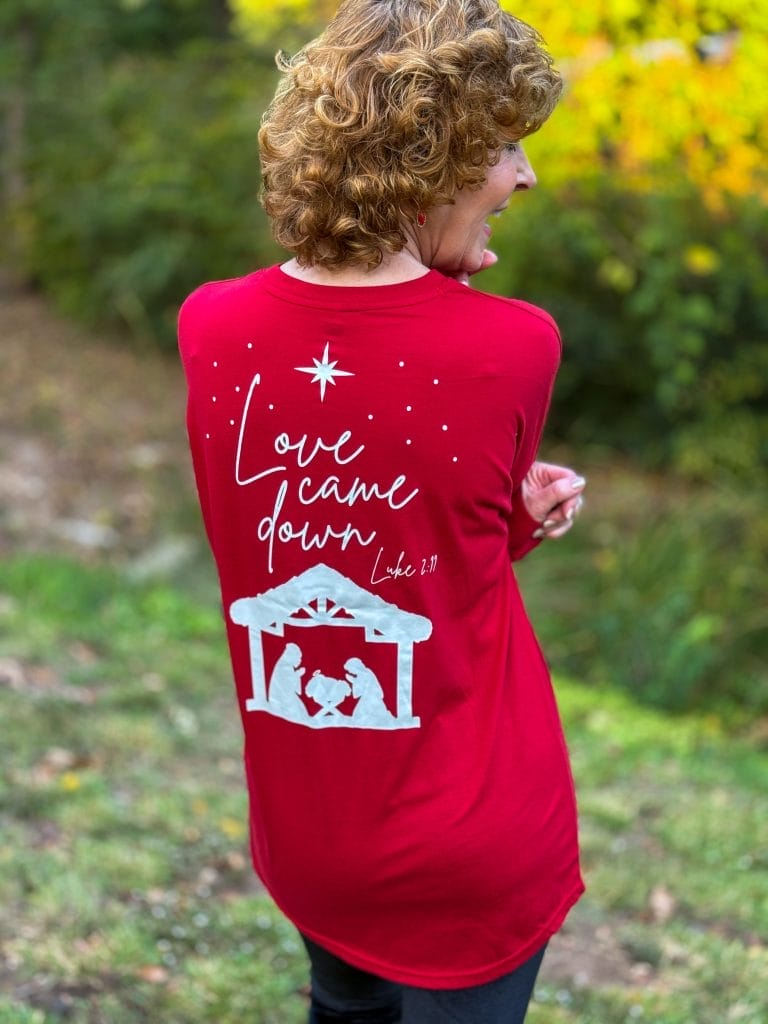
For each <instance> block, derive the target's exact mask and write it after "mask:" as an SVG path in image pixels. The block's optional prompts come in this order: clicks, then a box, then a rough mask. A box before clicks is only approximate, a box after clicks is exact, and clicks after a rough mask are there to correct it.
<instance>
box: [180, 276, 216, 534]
mask: <svg viewBox="0 0 768 1024" xmlns="http://www.w3.org/2000/svg"><path fill="white" fill-rule="evenodd" d="M206 287H207V286H203V287H202V288H199V289H198V290H197V291H196V292H193V293H192V295H190V296H189V297H188V298H187V299H186V301H185V302H184V304H183V305H182V307H181V309H180V311H179V318H178V342H179V352H180V354H181V359H182V363H183V366H184V373H185V375H186V379H187V411H186V425H187V436H188V438H189V448H190V453H191V455H192V468H193V470H194V475H195V484H196V486H197V494H198V498H199V501H200V509H201V512H202V516H203V523H204V526H205V531H206V534H207V536H208V541H209V543H210V544H212V542H213V537H212V517H211V502H210V496H209V492H208V477H207V472H206V465H205V456H204V454H203V431H202V428H201V427H200V425H199V423H198V411H197V402H198V396H197V387H196V372H195V371H196V367H197V366H198V362H199V351H198V350H199V345H200V335H201V329H202V319H203V318H202V314H201V305H202V304H203V303H204V296H205V289H206Z"/></svg>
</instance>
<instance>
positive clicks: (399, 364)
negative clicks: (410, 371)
mask: <svg viewBox="0 0 768 1024" xmlns="http://www.w3.org/2000/svg"><path fill="white" fill-rule="evenodd" d="M397 365H398V366H405V363H404V362H403V360H402V359H401V360H400V362H399V363H398V364H397Z"/></svg>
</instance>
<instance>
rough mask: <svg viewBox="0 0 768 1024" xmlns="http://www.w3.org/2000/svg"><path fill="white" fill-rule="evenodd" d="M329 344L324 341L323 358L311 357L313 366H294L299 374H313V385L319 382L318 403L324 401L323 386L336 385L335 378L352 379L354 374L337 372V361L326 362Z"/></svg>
mask: <svg viewBox="0 0 768 1024" xmlns="http://www.w3.org/2000/svg"><path fill="white" fill-rule="evenodd" d="M330 344H331V343H330V342H329V341H326V343H325V349H324V350H323V358H322V359H315V358H314V356H313V357H312V362H313V363H314V364H315V365H314V366H294V370H298V371H299V373H311V374H313V377H312V383H313V384H315V383H317V382H318V381H319V383H320V401H321V402H323V401H325V386H326V384H333V385H334V386H335V384H336V380H335V378H336V377H354V376H355V375H354V373H349V371H348V370H337V369H336V368H335V367H336V363H338V359H334V361H333V362H332V363H331V362H329V361H328V349H329V347H330Z"/></svg>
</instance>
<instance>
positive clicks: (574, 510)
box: [565, 508, 576, 522]
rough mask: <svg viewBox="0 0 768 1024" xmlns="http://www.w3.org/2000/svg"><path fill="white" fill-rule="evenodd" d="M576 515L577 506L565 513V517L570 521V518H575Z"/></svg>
mask: <svg viewBox="0 0 768 1024" xmlns="http://www.w3.org/2000/svg"><path fill="white" fill-rule="evenodd" d="M575 515H576V509H575V508H569V509H568V511H567V512H566V513H565V518H566V519H567V520H568V521H569V522H570V520H571V519H573V517H574V516H575Z"/></svg>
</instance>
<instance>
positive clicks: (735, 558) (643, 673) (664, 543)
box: [520, 453, 768, 719]
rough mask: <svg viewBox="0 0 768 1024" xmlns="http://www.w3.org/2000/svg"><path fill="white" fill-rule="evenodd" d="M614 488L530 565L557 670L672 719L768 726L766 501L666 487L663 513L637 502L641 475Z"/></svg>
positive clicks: (535, 607) (528, 587) (529, 589)
mask: <svg viewBox="0 0 768 1024" xmlns="http://www.w3.org/2000/svg"><path fill="white" fill-rule="evenodd" d="M586 462H587V464H589V462H590V458H589V454H588V453H587V457H586ZM579 465H580V468H583V463H581V462H580V463H579ZM611 477H612V479H609V480H604V481H603V484H602V486H601V484H600V483H599V479H598V480H597V481H595V482H594V484H591V485H590V489H591V490H593V491H595V492H596V493H595V494H594V495H593V496H592V497H591V499H590V504H589V508H588V513H589V514H587V515H585V517H584V518H583V519H582V521H581V522H580V523H579V525H578V528H577V529H575V530H574V531H573V532H572V533H571V534H570V535H569V537H568V538H567V540H566V541H563V542H562V543H558V544H555V543H552V544H546V545H544V547H543V548H542V549H541V550H540V551H539V552H537V553H536V554H535V555H534V556H532V557H530V558H529V559H526V561H525V562H523V563H522V564H521V569H520V573H521V577H522V579H523V585H524V592H525V593H526V595H527V597H528V599H529V604H530V608H531V614H532V618H533V621H534V623H535V624H536V626H537V629H538V631H539V632H540V634H541V636H542V640H543V644H544V649H545V651H546V652H547V654H548V655H549V656H550V657H551V659H552V662H553V665H554V667H555V668H556V669H557V670H558V671H567V672H569V673H572V674H573V675H574V676H576V677H580V678H583V679H585V680H588V681H590V682H598V683H605V682H610V683H615V684H617V685H618V686H620V687H622V688H623V689H626V690H628V691H630V692H631V693H632V694H633V695H634V696H635V697H636V698H637V699H639V700H641V701H644V702H646V703H648V704H652V705H654V706H657V707H662V708H666V709H668V710H673V711H685V710H701V709H702V708H709V709H715V710H721V711H722V712H724V713H725V714H726V715H727V716H728V717H732V718H734V717H735V718H736V719H739V718H740V717H747V718H752V717H754V716H756V715H765V714H766V713H767V712H768V617H767V616H766V603H765V583H764V575H765V571H764V567H765V565H766V562H767V561H768V524H766V520H765V517H764V515H763V511H762V510H763V509H764V507H765V493H764V491H763V492H761V491H760V490H759V489H754V490H753V491H752V492H751V493H744V494H741V495H738V493H737V492H736V491H729V490H727V489H723V488H717V489H716V488H714V487H695V488H687V489H686V490H685V491H681V489H680V488H679V487H676V486H674V485H672V486H669V485H668V484H665V482H664V481H663V480H660V481H659V482H658V484H657V489H658V495H657V500H656V501H655V503H651V502H649V495H648V494H647V493H643V495H642V497H643V499H644V500H640V496H641V495H640V492H638V494H637V495H635V494H634V493H633V491H632V486H633V485H632V474H629V475H627V476H617V474H616V472H615V471H614V472H613V473H612V474H611ZM598 478H599V473H598ZM643 486H645V485H643ZM622 488H623V489H624V491H625V496H624V501H623V503H622V501H621V491H622ZM611 493H612V497H611V498H609V499H608V500H609V501H610V503H611V507H610V508H605V507H603V508H601V502H602V501H603V500H604V499H605V497H606V495H609V494H611ZM601 495H602V497H601ZM653 504H655V510H654V511H653V512H651V513H649V511H648V509H649V505H653Z"/></svg>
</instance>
